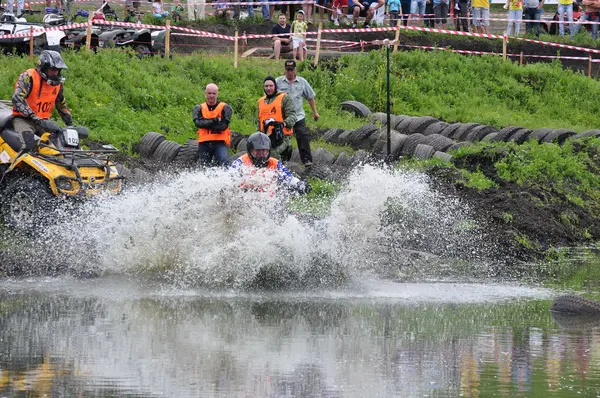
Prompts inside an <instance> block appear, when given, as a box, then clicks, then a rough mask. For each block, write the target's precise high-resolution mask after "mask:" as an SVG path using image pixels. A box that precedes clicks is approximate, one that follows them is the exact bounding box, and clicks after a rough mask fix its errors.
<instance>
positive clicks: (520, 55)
mask: <svg viewBox="0 0 600 398" xmlns="http://www.w3.org/2000/svg"><path fill="white" fill-rule="evenodd" d="M519 65H523V51H521V54H519Z"/></svg>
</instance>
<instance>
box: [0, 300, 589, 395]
mask: <svg viewBox="0 0 600 398" xmlns="http://www.w3.org/2000/svg"><path fill="white" fill-rule="evenodd" d="M83 290H85V289H82V291H83ZM548 307H549V302H547V301H545V300H539V299H528V300H525V299H522V300H513V301H509V302H506V301H505V302H502V303H496V304H494V303H427V302H422V303H413V302H410V301H398V300H396V301H385V300H369V299H356V298H349V297H338V298H336V299H327V298H315V299H311V298H309V297H307V296H297V297H294V296H292V295H287V296H286V295H254V296H252V295H248V296H244V297H240V296H236V295H235V294H231V295H229V296H228V295H227V294H223V295H221V296H211V295H204V296H198V295H193V294H187V293H185V294H184V293H182V294H179V295H173V294H166V295H165V294H161V293H160V292H157V293H156V294H152V295H139V296H136V295H129V296H128V295H126V296H122V297H121V296H119V295H118V294H109V295H104V296H102V295H94V296H91V295H86V294H83V293H82V292H79V293H78V294H73V289H71V294H66V293H64V292H52V293H49V292H39V291H35V290H31V291H20V292H19V293H8V292H5V294H4V297H3V299H2V300H1V301H0V396H21V395H23V394H25V393H26V395H27V396H77V395H80V396H123V395H127V396H144V397H146V396H168V397H197V396H208V397H213V396H215V397H216V396H227V397H230V396H234V397H353V396H356V397H365V396H369V397H371V396H402V397H410V396H459V395H462V396H473V397H477V396H489V395H495V396H506V397H513V396H528V395H532V394H534V393H535V395H540V396H572V395H573V394H574V393H581V394H583V395H584V396H595V395H596V394H597V392H598V391H600V390H599V389H600V344H599V342H600V333H599V329H598V327H597V325H596V324H594V323H591V324H590V323H583V322H582V323H581V326H582V327H581V328H577V327H576V324H575V322H574V321H572V322H567V324H568V325H569V326H570V327H569V328H568V329H565V328H561V327H560V321H559V322H557V321H555V320H554V319H553V318H552V316H551V314H550V313H549V312H548V311H547V309H548ZM563 321H564V320H563Z"/></svg>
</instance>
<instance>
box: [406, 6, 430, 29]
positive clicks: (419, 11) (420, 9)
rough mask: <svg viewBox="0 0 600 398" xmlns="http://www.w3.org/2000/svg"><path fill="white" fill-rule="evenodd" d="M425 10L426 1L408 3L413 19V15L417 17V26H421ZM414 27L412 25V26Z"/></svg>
mask: <svg viewBox="0 0 600 398" xmlns="http://www.w3.org/2000/svg"><path fill="white" fill-rule="evenodd" d="M425 8H427V1H426V0H412V1H411V2H410V13H411V14H413V18H414V16H415V15H418V19H417V23H416V25H417V26H423V20H424V19H423V18H424V17H425ZM413 25H414V24H413Z"/></svg>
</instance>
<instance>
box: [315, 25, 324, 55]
mask: <svg viewBox="0 0 600 398" xmlns="http://www.w3.org/2000/svg"><path fill="white" fill-rule="evenodd" d="M322 29H323V22H319V30H318V32H317V50H316V51H315V62H314V63H313V65H314V66H317V64H318V63H319V54H320V53H321V30H322Z"/></svg>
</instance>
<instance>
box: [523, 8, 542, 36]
mask: <svg viewBox="0 0 600 398" xmlns="http://www.w3.org/2000/svg"><path fill="white" fill-rule="evenodd" d="M544 1H545V0H541V1H540V0H525V1H524V3H523V7H524V8H523V14H524V16H525V19H526V20H527V21H539V20H540V19H541V17H542V13H543V12H544V8H543V7H544ZM534 28H535V35H536V37H540V23H539V22H525V31H526V32H527V33H533V30H534Z"/></svg>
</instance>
